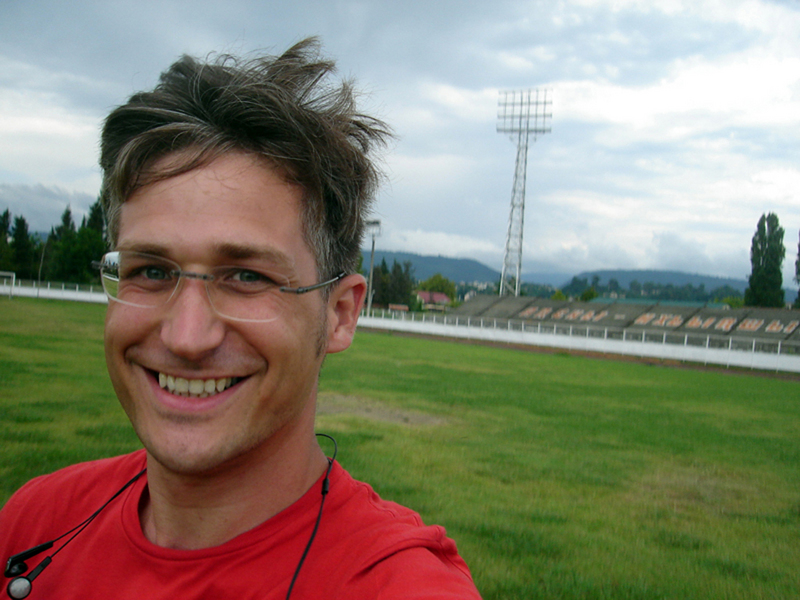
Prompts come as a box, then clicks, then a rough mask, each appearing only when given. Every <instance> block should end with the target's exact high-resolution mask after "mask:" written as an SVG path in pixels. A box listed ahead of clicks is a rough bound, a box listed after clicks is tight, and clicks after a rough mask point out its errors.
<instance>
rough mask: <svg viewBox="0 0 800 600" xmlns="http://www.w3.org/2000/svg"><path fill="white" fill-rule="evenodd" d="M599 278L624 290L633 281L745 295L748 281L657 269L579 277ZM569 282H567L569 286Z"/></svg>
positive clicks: (587, 273)
mask: <svg viewBox="0 0 800 600" xmlns="http://www.w3.org/2000/svg"><path fill="white" fill-rule="evenodd" d="M595 276H597V277H599V278H600V283H601V284H607V283H608V282H609V281H610V280H611V279H616V280H617V282H619V285H620V286H621V287H622V288H623V289H627V288H628V287H630V283H631V281H638V282H639V283H647V282H649V283H655V284H659V285H670V284H671V285H674V286H676V287H678V286H684V285H687V284H690V285H692V286H693V287H700V286H701V285H703V286H705V288H706V290H708V291H711V290H715V289H717V288H721V287H723V286H726V285H727V286H728V287H731V288H733V289H735V290H739V291H740V292H742V293H744V291H745V289H747V285H748V284H747V280H745V279H734V278H732V277H713V276H711V275H698V274H695V273H683V272H681V271H658V270H655V269H643V270H619V269H611V270H602V271H584V272H583V273H581V274H579V275H577V277H578V278H579V279H588V280H589V281H590V282H591V280H592V278H593V277H595ZM568 283H569V281H565V282H564V285H567V284H568Z"/></svg>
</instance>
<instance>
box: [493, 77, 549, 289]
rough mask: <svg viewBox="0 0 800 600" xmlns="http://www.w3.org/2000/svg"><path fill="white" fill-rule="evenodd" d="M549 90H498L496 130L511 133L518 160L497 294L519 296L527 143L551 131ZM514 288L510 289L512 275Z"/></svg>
mask: <svg viewBox="0 0 800 600" xmlns="http://www.w3.org/2000/svg"><path fill="white" fill-rule="evenodd" d="M552 106H553V92H552V90H539V89H533V90H517V91H509V92H500V96H499V97H498V99H497V132H498V133H508V134H511V135H512V138H511V139H512V140H514V139H515V140H516V142H517V162H516V166H515V167H514V186H513V188H512V190H511V213H510V214H509V216H508V236H507V237H506V250H505V254H504V255H503V271H502V274H501V277H500V295H501V296H505V295H507V294H510V293H513V294H514V295H515V296H519V290H520V276H521V275H522V231H523V226H524V224H525V179H526V174H527V170H528V142H529V141H530V137H531V136H533V141H534V142H535V141H536V138H537V137H538V136H540V135H543V134H545V133H550V131H551V130H550V127H548V126H547V121H548V119H552V117H553V113H552V112H551V111H552ZM512 277H513V278H514V282H515V284H514V289H513V290H512V289H511V287H512V286H511V278H512Z"/></svg>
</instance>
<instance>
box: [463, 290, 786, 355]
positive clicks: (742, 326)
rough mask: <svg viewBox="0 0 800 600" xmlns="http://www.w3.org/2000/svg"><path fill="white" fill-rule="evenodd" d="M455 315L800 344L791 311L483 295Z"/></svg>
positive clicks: (612, 334) (631, 333)
mask: <svg viewBox="0 0 800 600" xmlns="http://www.w3.org/2000/svg"><path fill="white" fill-rule="evenodd" d="M450 314H451V315H454V316H464V317H473V318H474V317H481V318H486V319H508V320H514V321H525V322H531V323H538V324H540V325H541V326H544V327H547V328H549V329H550V330H557V326H558V325H560V324H569V325H572V326H586V327H593V328H602V329H604V330H608V331H609V333H607V334H606V335H608V336H610V337H617V334H619V335H620V337H621V335H622V332H625V335H626V337H631V336H632V337H634V338H636V337H638V338H640V339H641V338H642V336H651V335H655V334H658V335H660V336H664V335H666V334H669V335H670V336H673V337H675V336H680V339H681V340H683V341H686V339H687V336H691V335H692V334H702V339H703V340H704V341H705V340H706V339H707V337H708V336H709V334H710V335H713V336H715V337H720V338H725V339H726V340H727V338H733V339H737V340H743V339H748V340H754V339H755V340H763V341H773V342H777V341H782V340H789V339H792V340H793V341H800V311H796V310H789V309H766V308H741V309H736V310H728V309H721V308H713V307H706V306H691V305H676V304H673V303H669V304H659V303H656V304H645V303H643V304H633V303H629V302H611V303H609V302H607V301H606V302H604V301H602V300H600V301H594V302H566V301H554V300H549V299H545V298H528V297H524V296H521V297H514V296H507V297H503V298H500V297H498V296H488V295H479V296H475V297H473V298H472V299H470V300H469V301H467V302H465V303H464V304H462V305H461V306H459V307H458V308H457V309H455V310H453V311H451V313H450ZM687 343H691V342H687ZM704 343H705V342H704ZM726 343H727V342H726Z"/></svg>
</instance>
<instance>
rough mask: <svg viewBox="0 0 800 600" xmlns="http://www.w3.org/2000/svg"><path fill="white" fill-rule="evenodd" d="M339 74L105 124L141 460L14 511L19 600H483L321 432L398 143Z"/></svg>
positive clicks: (127, 366) (40, 481)
mask: <svg viewBox="0 0 800 600" xmlns="http://www.w3.org/2000/svg"><path fill="white" fill-rule="evenodd" d="M332 69H333V65H332V63H330V62H329V61H325V60H321V59H320V58H319V57H318V50H317V45H316V43H315V42H314V41H313V40H307V41H305V42H301V43H300V44H298V45H296V46H295V47H293V48H291V49H290V50H288V51H287V52H286V53H285V54H283V55H282V56H280V57H277V58H272V57H269V58H261V59H257V60H254V61H246V62H243V61H239V60H236V59H233V58H231V57H224V58H222V59H219V60H217V61H215V62H211V63H200V62H197V61H195V60H194V59H191V58H188V57H184V58H183V59H181V60H179V61H178V62H176V63H175V64H174V65H173V66H172V67H171V68H170V69H169V70H168V71H166V72H165V73H164V74H162V77H161V81H160V83H159V85H158V86H157V87H156V88H155V89H154V90H152V91H149V92H143V93H140V94H136V95H134V96H132V97H131V98H130V100H129V101H128V102H127V103H126V104H124V105H123V106H121V107H119V108H117V109H116V110H114V111H113V112H112V113H111V115H109V117H108V119H107V120H106V122H105V126H104V129H103V135H102V147H101V166H102V168H103V172H104V179H103V192H102V194H103V196H102V197H103V203H104V207H105V210H106V216H107V219H108V223H107V225H108V237H109V242H110V245H111V247H112V249H113V251H112V252H109V253H108V254H106V255H105V256H104V257H103V259H102V261H101V263H100V269H101V278H102V280H103V285H104V288H105V290H106V293H107V294H108V296H109V306H108V312H107V316H106V328H105V351H106V361H107V364H108V370H109V373H110V375H111V380H112V382H113V385H114V389H115V391H116V393H117V396H118V398H119V400H120V403H121V404H122V407H123V408H124V410H125V412H126V413H127V415H128V417H129V418H130V420H131V423H132V424H133V427H134V429H135V430H136V433H137V435H138V436H139V438H140V439H141V441H142V444H143V446H144V449H143V450H140V451H138V452H135V453H133V454H130V455H126V456H121V457H115V458H110V459H105V460H101V461H97V462H93V463H86V464H81V465H75V466H73V467H69V468H67V469H64V470H62V471H58V472H56V473H54V474H51V475H47V476H44V477H40V478H37V479H35V480H33V481H31V482H30V483H28V484H27V485H26V486H24V487H23V488H22V489H21V490H20V491H19V492H17V494H15V495H14V497H13V498H12V499H11V500H9V502H8V503H7V504H6V506H5V508H4V509H3V511H2V513H0V550H1V551H2V552H3V553H4V556H5V557H8V558H9V560H8V563H7V566H6V571H5V575H6V577H7V578H8V582H9V583H8V586H7V593H8V595H9V596H11V597H12V598H24V597H27V596H28V595H29V596H30V597H31V598H78V597H80V598H84V599H85V598H103V599H108V598H114V599H116V600H127V599H136V600H140V599H142V598H147V599H148V600H149V599H153V598H155V599H159V598H165V599H166V598H169V599H170V600H173V599H175V598H180V599H182V600H183V599H201V598H203V599H217V598H236V599H237V600H241V599H250V598H252V599H256V598H258V599H278V598H290V597H294V598H315V599H316V598H333V599H336V598H339V599H342V600H344V599H348V600H349V599H361V598H364V599H366V598H387V599H388V598H397V599H400V598H402V599H408V598H412V599H413V598H419V599H423V598H425V599H456V598H479V595H478V593H477V591H476V590H475V587H474V585H473V583H472V579H471V577H470V574H469V571H468V569H467V567H466V565H465V564H464V562H463V561H462V559H461V558H460V557H459V555H458V553H457V551H456V548H455V544H454V543H453V542H452V540H450V539H449V538H447V537H446V536H445V533H444V530H443V529H442V528H441V527H437V526H425V525H424V524H423V523H422V521H421V519H420V518H419V515H417V514H416V513H414V512H413V511H411V510H409V509H407V508H404V507H401V506H399V505H397V504H394V503H391V502H387V501H384V500H382V499H380V498H379V497H378V496H377V495H376V494H375V493H374V491H373V490H372V489H371V488H370V487H369V486H368V485H367V484H364V483H360V482H357V481H355V480H353V479H352V478H351V477H350V476H349V475H348V473H347V472H346V471H345V470H344V469H343V468H342V467H341V466H340V465H339V464H338V463H337V462H336V461H335V460H334V459H333V458H331V459H329V458H327V457H326V455H325V453H323V451H322V449H321V448H320V445H319V443H318V441H317V436H316V434H315V431H314V416H315V410H316V395H317V380H318V377H319V372H320V369H321V367H322V362H323V359H324V357H325V355H326V354H328V353H333V352H340V351H342V350H345V349H346V348H348V346H349V345H350V343H351V341H352V338H353V335H354V333H355V328H356V322H357V319H358V314H359V312H360V309H361V306H362V304H363V300H364V296H365V294H366V285H365V281H364V278H363V277H362V276H361V275H360V274H358V273H357V272H356V263H357V257H358V254H359V252H360V246H361V237H362V234H363V229H364V219H365V216H366V214H367V211H368V208H369V204H370V201H371V199H372V197H373V195H374V192H375V189H376V184H377V178H378V174H377V172H376V171H375V169H374V167H373V164H372V159H371V153H372V152H373V150H374V149H375V147H376V146H380V145H381V144H382V143H383V142H384V141H385V139H386V137H387V135H388V133H387V129H386V127H385V126H384V125H383V123H381V122H380V121H377V120H375V119H372V118H370V117H367V116H364V115H361V114H359V113H357V112H356V110H355V104H354V99H353V91H352V90H351V88H350V86H349V85H348V84H346V83H344V84H339V85H332V84H330V83H329V82H328V76H329V74H330V72H331V71H332ZM73 540H74V541H73ZM28 550H30V551H28ZM41 553H45V558H44V559H40V558H38V557H37V558H33V557H34V556H35V555H36V554H41ZM32 560H37V561H38V562H37V563H36V564H35V565H34V566H33V568H29V567H28V565H26V564H24V563H25V561H28V562H30V561H32ZM45 569H46V570H45Z"/></svg>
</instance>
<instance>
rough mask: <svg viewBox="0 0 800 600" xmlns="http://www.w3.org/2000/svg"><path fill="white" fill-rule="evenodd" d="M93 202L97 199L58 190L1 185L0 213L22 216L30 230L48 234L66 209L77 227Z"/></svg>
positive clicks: (46, 187)
mask: <svg viewBox="0 0 800 600" xmlns="http://www.w3.org/2000/svg"><path fill="white" fill-rule="evenodd" d="M96 200H97V197H96V196H91V195H89V194H84V193H82V192H71V191H67V190H64V189H62V188H59V187H48V186H44V185H32V186H30V185H9V184H4V183H0V212H4V211H5V210H6V209H8V210H9V211H10V212H11V215H12V216H13V217H17V216H23V217H25V220H26V221H27V223H28V229H29V230H30V231H43V232H47V231H50V229H51V228H52V227H55V226H56V225H58V224H59V223H60V218H61V214H62V213H63V212H64V210H65V209H66V208H67V207H68V206H69V207H70V210H71V211H72V218H73V220H74V221H75V223H76V225H80V223H81V221H82V220H83V217H85V216H88V214H89V207H91V205H92V204H94V203H95V201H96Z"/></svg>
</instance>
